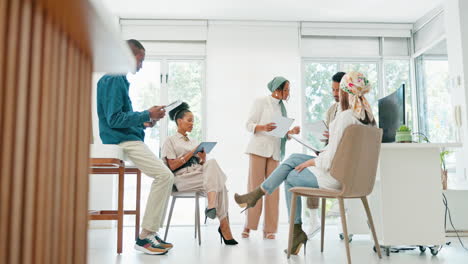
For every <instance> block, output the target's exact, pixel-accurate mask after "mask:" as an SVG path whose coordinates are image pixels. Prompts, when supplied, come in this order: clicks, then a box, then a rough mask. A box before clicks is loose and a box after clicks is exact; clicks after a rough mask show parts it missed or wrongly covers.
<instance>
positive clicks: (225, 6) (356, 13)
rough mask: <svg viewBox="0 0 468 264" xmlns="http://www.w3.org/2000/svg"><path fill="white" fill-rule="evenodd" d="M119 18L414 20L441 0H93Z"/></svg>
mask: <svg viewBox="0 0 468 264" xmlns="http://www.w3.org/2000/svg"><path fill="white" fill-rule="evenodd" d="M94 1H101V2H103V4H104V5H105V6H106V7H108V8H109V11H110V12H111V13H113V14H114V15H116V16H118V17H121V18H150V19H211V20H263V21H330V22H334V21H337V22H393V23H413V22H415V21H416V20H417V19H419V18H421V17H422V16H423V15H424V14H426V13H428V12H429V11H431V10H432V9H434V8H436V7H438V6H439V5H441V4H442V2H443V0H353V1H350V0H164V1H162V0H132V1H129V0H94Z"/></svg>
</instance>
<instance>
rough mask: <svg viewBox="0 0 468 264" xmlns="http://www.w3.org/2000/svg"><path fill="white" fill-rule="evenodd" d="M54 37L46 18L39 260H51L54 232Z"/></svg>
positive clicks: (38, 203) (39, 263)
mask: <svg viewBox="0 0 468 264" xmlns="http://www.w3.org/2000/svg"><path fill="white" fill-rule="evenodd" d="M54 44H55V43H54V40H53V38H52V24H51V23H50V20H48V19H44V23H43V42H42V46H43V49H42V51H41V53H42V64H43V65H42V79H41V94H40V95H39V100H40V101H41V104H40V110H39V111H40V113H41V115H40V118H39V120H40V121H39V129H38V133H39V138H40V142H39V152H38V153H39V154H38V170H37V171H38V175H37V177H38V178H39V179H41V180H39V181H38V183H37V199H36V207H37V208H38V210H37V211H36V223H35V232H36V233H35V234H36V235H35V237H34V243H35V245H36V247H34V255H35V257H36V263H37V264H43V263H50V254H49V252H50V249H49V247H48V245H49V244H50V243H42V242H43V241H51V240H49V239H50V234H51V232H52V226H51V225H52V223H51V221H50V220H51V216H52V213H51V211H52V209H51V208H52V199H51V197H52V196H51V193H52V180H51V177H52V171H51V167H52V166H51V165H50V164H51V160H52V153H51V152H52V151H51V149H52V148H51V144H50V142H52V139H53V134H54V133H53V132H54V131H55V130H52V131H49V129H50V127H51V125H52V124H51V123H52V121H51V120H52V107H51V106H52V105H53V104H54V96H53V89H52V88H53V87H52V73H53V71H54V67H53V65H54V63H53V61H54V60H57V59H58V56H53V54H54V52H57V51H58V49H54Z"/></svg>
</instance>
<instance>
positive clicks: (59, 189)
mask: <svg viewBox="0 0 468 264" xmlns="http://www.w3.org/2000/svg"><path fill="white" fill-rule="evenodd" d="M55 34H57V36H58V38H59V40H60V42H59V43H60V44H59V47H58V48H59V49H60V55H59V58H60V61H59V68H58V71H57V74H56V76H54V77H55V78H56V79H57V84H58V85H57V87H56V90H57V92H58V95H57V96H58V97H57V104H56V105H55V111H56V113H57V116H56V118H55V124H54V128H55V129H56V130H57V134H56V137H55V139H54V141H55V142H56V144H55V158H54V161H55V162H54V166H55V172H54V173H53V176H54V178H53V179H52V181H53V184H54V189H53V192H54V198H53V203H54V205H53V208H54V212H53V228H55V229H56V230H57V233H54V234H53V236H54V237H53V245H52V248H53V249H55V251H52V260H53V261H54V262H53V263H60V264H61V263H63V262H62V261H63V258H64V257H63V253H62V249H63V248H64V245H63V243H62V242H63V236H61V234H63V232H64V226H63V225H64V223H63V222H62V221H64V218H63V214H62V211H61V210H62V208H63V204H64V203H65V201H64V195H63V194H64V193H65V191H66V190H64V189H63V186H64V184H63V182H65V180H66V178H65V175H63V173H64V168H65V166H64V163H65V161H66V159H65V157H66V156H64V155H65V151H64V147H65V146H64V138H65V136H64V134H65V121H66V118H65V110H66V104H65V100H66V97H65V95H66V92H67V89H66V87H65V85H66V82H65V80H66V76H65V74H66V73H67V72H66V65H67V47H68V45H67V44H68V43H67V39H66V37H65V36H63V35H61V34H60V32H59V31H57V30H56V31H55Z"/></svg>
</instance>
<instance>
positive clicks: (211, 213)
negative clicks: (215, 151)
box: [161, 103, 237, 245]
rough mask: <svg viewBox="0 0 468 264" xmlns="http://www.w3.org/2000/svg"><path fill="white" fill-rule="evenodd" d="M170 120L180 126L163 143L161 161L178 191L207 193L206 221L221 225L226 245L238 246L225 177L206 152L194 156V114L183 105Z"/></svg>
mask: <svg viewBox="0 0 468 264" xmlns="http://www.w3.org/2000/svg"><path fill="white" fill-rule="evenodd" d="M169 117H170V118H171V120H173V121H175V122H176V124H177V134H175V135H173V136H170V137H168V138H167V139H166V141H165V142H164V145H163V148H162V155H161V156H162V159H163V160H164V161H165V162H166V164H167V166H168V167H169V169H171V171H172V172H173V173H174V176H175V177H174V185H175V187H176V188H177V191H179V192H184V191H204V192H206V194H207V198H208V207H207V208H206V209H205V216H206V217H205V221H206V218H208V217H209V218H211V219H214V218H215V217H216V216H217V217H218V219H219V221H220V226H219V228H218V232H219V234H220V236H221V237H222V241H224V243H225V244H226V245H236V244H237V241H236V240H234V239H233V237H232V234H231V228H230V227H229V219H228V203H229V200H228V197H227V188H226V185H225V184H226V175H225V174H224V172H223V171H222V170H221V168H220V167H219V165H218V163H217V162H216V160H214V159H210V160H207V159H206V153H205V152H199V153H197V154H195V150H196V148H197V146H198V144H199V143H198V142H196V141H195V140H193V139H190V138H189V137H188V136H187V133H189V132H191V131H192V129H193V122H194V118H193V114H192V112H190V110H189V106H188V104H187V103H182V104H181V105H180V106H178V107H177V108H175V109H173V110H171V111H170V112H169Z"/></svg>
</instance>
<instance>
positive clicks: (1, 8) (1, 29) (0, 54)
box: [0, 0, 8, 260]
mask: <svg viewBox="0 0 468 264" xmlns="http://www.w3.org/2000/svg"><path fill="white" fill-rule="evenodd" d="M7 10H8V5H7V1H6V0H0V62H1V63H0V86H3V76H4V74H3V62H4V58H5V44H6V41H5V40H6V28H7V25H8V23H7V19H8V16H7ZM4 90H5V89H0V111H2V109H3V97H4V94H3V91H4ZM1 116H2V115H1V114H0V117H1ZM0 131H3V122H0ZM0 139H1V138H0ZM2 144H3V143H1V142H0V150H1V149H2V147H1V145H2ZM2 154H3V153H2V152H0V162H1V160H2ZM0 177H1V176H0ZM0 219H1V218H0ZM2 252H3V251H2V250H1V249H0V255H1V253H2ZM0 260H1V258H0Z"/></svg>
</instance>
